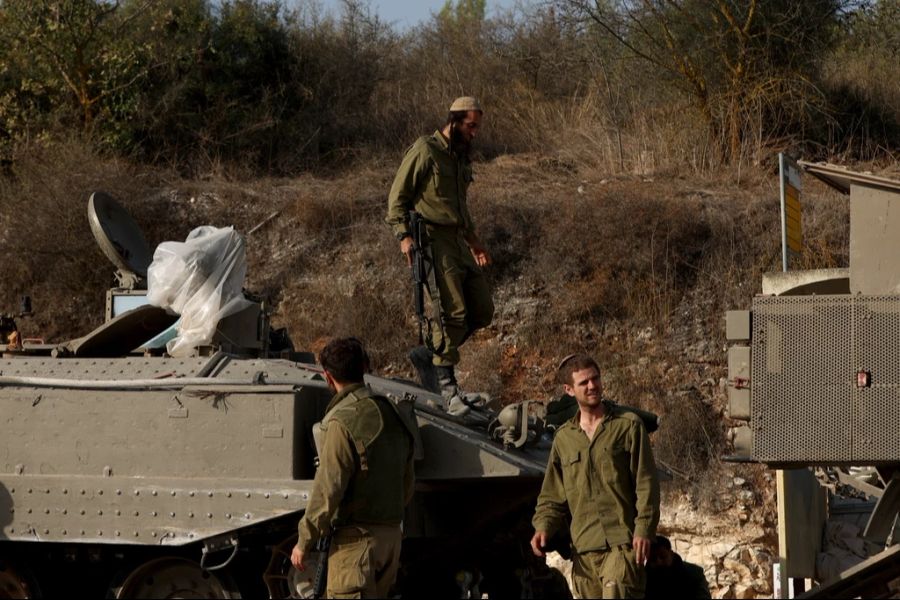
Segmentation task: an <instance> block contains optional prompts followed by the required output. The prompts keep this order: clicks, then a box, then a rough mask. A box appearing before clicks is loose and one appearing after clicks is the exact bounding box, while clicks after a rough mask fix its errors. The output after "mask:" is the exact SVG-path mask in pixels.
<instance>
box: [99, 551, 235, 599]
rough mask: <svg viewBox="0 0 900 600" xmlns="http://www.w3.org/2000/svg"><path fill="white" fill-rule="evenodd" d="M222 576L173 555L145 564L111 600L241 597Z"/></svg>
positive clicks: (229, 581) (132, 572)
mask: <svg viewBox="0 0 900 600" xmlns="http://www.w3.org/2000/svg"><path fill="white" fill-rule="evenodd" d="M233 590H235V586H234V585H233V584H232V582H231V580H230V579H229V578H228V577H227V576H225V575H218V574H216V573H213V572H211V571H205V570H204V569H202V568H201V567H200V565H199V564H197V563H195V562H193V561H190V560H187V559H185V558H179V557H175V556H167V557H163V558H156V559H153V560H151V561H148V562H145V563H143V564H142V565H140V566H139V567H137V568H136V569H134V570H133V571H131V573H129V574H128V576H127V577H125V580H124V581H122V583H121V585H118V586H116V587H115V588H113V590H112V592H113V594H112V597H114V598H185V599H189V598H218V599H222V600H226V599H230V598H240V597H241V596H240V594H239V593H237V592H235V591H233Z"/></svg>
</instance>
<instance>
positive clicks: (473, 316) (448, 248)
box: [386, 96, 494, 414]
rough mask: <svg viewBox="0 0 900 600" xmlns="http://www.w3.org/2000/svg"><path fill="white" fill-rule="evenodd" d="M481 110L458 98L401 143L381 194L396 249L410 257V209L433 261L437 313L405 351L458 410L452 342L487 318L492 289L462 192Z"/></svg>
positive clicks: (465, 188) (466, 185) (487, 258)
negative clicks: (431, 128) (441, 119)
mask: <svg viewBox="0 0 900 600" xmlns="http://www.w3.org/2000/svg"><path fill="white" fill-rule="evenodd" d="M482 114H483V112H482V110H481V106H480V105H479V103H478V101H477V100H476V99H475V98H472V97H468V96H467V97H462V98H457V99H456V100H454V101H453V104H451V106H450V113H449V115H448V117H447V122H446V123H445V124H444V126H443V128H442V129H440V130H438V131H435V132H434V133H433V134H431V135H430V136H424V137H421V138H419V139H418V140H416V142H415V143H414V144H413V145H412V146H411V147H410V148H409V150H407V152H406V156H404V158H403V162H402V163H401V164H400V168H399V169H398V170H397V175H396V177H395V178H394V183H393V185H392V186H391V192H390V195H389V198H388V214H387V219H386V221H387V223H388V224H389V225H391V227H392V229H393V231H394V235H395V236H396V237H397V240H398V241H399V242H400V251H401V252H402V253H403V254H404V255H405V256H406V258H407V261H408V263H409V264H412V253H413V240H412V237H411V232H410V227H409V212H410V211H411V210H415V211H416V212H418V213H419V214H420V215H421V217H422V220H423V221H424V223H425V229H426V231H427V235H428V239H429V243H430V252H431V255H432V259H433V264H434V279H435V284H436V286H435V287H436V289H432V290H431V293H432V298H431V300H432V302H433V303H439V305H440V308H441V319H440V322H439V323H438V324H436V326H435V327H432V328H431V329H430V331H427V332H426V334H425V335H426V337H427V339H426V340H425V341H426V347H420V348H417V349H416V350H414V351H413V352H412V353H411V354H410V358H411V359H412V361H413V364H415V365H416V368H417V370H419V372H420V376H422V379H423V382H422V383H423V384H426V386H427V383H426V381H425V380H426V379H429V377H427V376H423V375H422V373H423V372H425V371H427V370H428V369H431V368H432V367H433V369H434V374H435V375H436V379H437V381H438V385H439V389H436V390H434V391H440V393H441V394H442V395H443V397H444V399H445V403H446V405H447V409H448V410H449V412H451V413H453V414H464V413H465V412H467V411H468V407H467V406H466V405H465V403H464V402H463V398H464V396H463V394H461V393H460V391H459V387H458V385H457V383H456V375H455V372H454V366H455V365H456V364H457V363H458V362H459V347H460V346H461V345H462V344H463V343H464V342H465V341H466V339H468V337H469V336H470V335H471V334H472V332H474V331H475V330H477V329H480V328H482V327H486V326H487V325H489V324H490V322H491V319H492V318H493V315H494V304H493V301H492V300H491V288H490V285H489V284H488V281H487V279H486V278H485V276H484V274H483V273H482V271H481V269H482V268H483V267H486V266H487V265H489V264H490V263H491V255H490V254H489V253H488V251H487V249H486V248H485V247H484V245H483V244H482V243H481V241H480V240H479V238H478V235H477V234H476V233H475V224H474V223H473V222H472V216H471V215H470V214H469V207H468V203H467V198H466V192H467V191H468V189H469V184H471V183H472V163H471V161H470V160H469V148H470V147H471V144H472V142H473V140H474V139H475V136H476V135H477V133H478V130H479V128H480V126H481V119H482Z"/></svg>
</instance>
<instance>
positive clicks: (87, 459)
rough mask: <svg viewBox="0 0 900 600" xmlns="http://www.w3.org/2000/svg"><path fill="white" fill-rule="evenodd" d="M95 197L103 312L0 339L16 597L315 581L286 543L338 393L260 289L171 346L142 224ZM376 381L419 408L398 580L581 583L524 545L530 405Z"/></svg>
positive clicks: (1, 470)
mask: <svg viewBox="0 0 900 600" xmlns="http://www.w3.org/2000/svg"><path fill="white" fill-rule="evenodd" d="M88 212H89V219H90V221H91V226H92V229H93V231H94V233H95V237H97V240H98V242H99V244H100V246H101V248H103V250H104V252H105V253H106V254H107V256H109V257H110V259H111V260H112V262H113V263H114V264H115V266H116V267H117V269H118V273H117V277H118V282H119V286H118V287H116V288H114V289H111V290H109V291H108V292H107V303H106V320H105V322H104V323H103V325H101V326H100V327H98V328H97V329H96V330H94V331H92V332H90V333H88V334H87V335H85V336H84V337H81V338H78V339H76V340H70V341H68V342H64V343H59V344H38V343H34V344H30V343H28V342H27V341H26V342H25V343H22V338H21V337H19V336H18V335H13V334H12V332H15V331H16V326H15V323H14V320H13V319H9V320H8V321H9V322H6V325H5V326H4V327H5V333H6V334H7V335H6V336H5V337H6V338H7V339H3V340H0V343H2V345H0V350H4V352H3V356H2V358H0V598H37V597H42V596H61V595H63V594H67V595H68V594H70V593H72V592H73V591H79V592H87V593H88V594H90V595H91V596H94V597H99V596H101V595H106V596H107V597H115V598H129V597H141V598H176V597H177V598H200V597H203V598H235V597H240V596H241V595H242V594H243V595H245V596H252V597H265V596H269V597H272V598H287V597H295V598H297V597H305V595H306V594H308V593H309V591H310V590H311V581H310V579H311V577H312V575H311V574H312V573H313V572H314V571H315V569H314V568H313V569H307V570H306V571H305V572H304V573H299V572H297V571H296V570H294V569H293V568H292V567H291V565H290V560H289V557H290V551H291V548H292V547H293V545H294V543H295V540H296V525H297V521H298V519H299V517H300V516H301V515H302V513H303V510H304V508H305V506H306V504H307V501H308V499H309V494H310V489H311V485H312V479H313V476H314V473H315V468H316V467H315V458H316V456H315V447H314V444H313V439H312V433H311V430H312V425H313V424H314V423H315V422H317V421H318V420H319V419H320V418H321V417H322V415H323V412H324V408H325V406H326V404H327V402H328V400H329V398H330V393H329V391H328V390H327V386H326V384H325V382H324V380H323V378H322V376H321V372H320V370H319V368H317V367H316V366H315V364H313V363H314V360H313V358H312V357H311V355H308V354H304V353H299V352H295V351H294V349H293V348H292V347H291V344H290V341H289V339H288V338H287V336H286V335H285V334H284V332H283V331H273V330H271V328H270V326H269V318H268V314H267V310H266V307H265V305H264V303H262V302H259V301H256V300H254V299H253V298H251V297H249V296H248V297H246V298H245V300H246V303H245V304H243V305H242V306H243V308H241V310H239V311H238V312H236V313H234V314H230V315H229V316H227V317H226V318H224V319H222V320H221V321H220V322H219V323H218V324H217V326H216V327H215V332H214V335H213V337H212V341H211V342H209V343H206V344H203V345H199V346H197V347H194V348H192V349H191V351H190V352H188V353H184V354H185V355H182V356H179V357H177V358H175V357H172V356H169V355H168V353H167V352H166V345H165V344H166V340H171V336H172V332H173V331H174V330H177V326H175V321H176V319H177V318H178V317H177V316H175V315H171V314H169V313H168V312H166V311H164V310H162V309H160V308H157V307H155V306H150V305H148V304H147V303H146V295H147V289H146V278H147V269H148V265H149V264H150V262H151V256H152V253H151V251H150V249H149V248H148V247H147V245H146V243H145V242H144V238H143V236H142V235H141V232H140V229H139V228H138V227H137V225H135V223H134V222H133V221H132V220H131V218H130V216H129V215H128V214H127V212H125V211H124V210H123V209H122V208H121V207H120V206H119V205H118V204H117V203H116V202H115V201H114V200H113V199H112V198H110V197H109V196H107V195H105V194H102V193H97V194H94V195H93V196H92V197H91V199H90V202H89V211H88ZM173 327H175V329H174V330H173ZM368 383H369V384H371V386H372V387H373V388H375V389H376V390H377V391H379V392H381V393H382V394H384V395H386V396H388V397H389V398H390V399H392V400H393V401H395V402H397V403H407V405H411V406H412V407H414V411H415V416H416V419H417V421H418V424H419V430H418V432H419V439H418V440H417V443H416V448H417V450H416V458H417V461H416V475H417V484H416V494H415V497H414V499H413V501H412V503H411V505H410V506H409V508H408V512H407V515H406V518H405V521H404V532H405V536H406V540H405V542H404V549H403V557H402V571H401V577H400V581H399V588H400V591H401V593H403V594H404V595H412V594H414V593H416V594H417V595H418V594H421V593H428V594H429V595H430V596H448V597H473V596H474V597H478V596H480V594H481V593H487V594H488V595H489V596H492V597H493V596H496V595H500V594H503V595H507V596H522V597H527V596H532V595H541V594H542V593H550V594H554V595H558V594H560V593H567V590H566V589H565V588H564V587H563V588H562V591H560V589H559V588H553V587H552V586H554V585H558V583H559V578H558V577H556V576H553V575H552V574H548V573H547V571H546V569H544V570H541V569H542V567H541V565H540V564H535V563H533V562H532V560H533V559H532V557H531V555H530V553H529V551H528V549H527V540H528V538H529V534H530V530H528V529H527V526H528V519H529V518H530V515H531V512H532V510H533V507H534V502H535V498H536V495H537V492H538V490H539V487H540V483H541V478H542V475H543V470H544V466H545V463H546V459H547V450H546V449H540V448H538V447H537V446H536V445H535V444H534V443H533V442H534V441H535V439H536V438H537V434H538V432H537V431H535V420H534V419H533V418H531V417H529V415H528V411H527V407H525V406H523V405H516V406H511V407H507V408H506V409H504V410H503V411H500V412H495V411H492V410H489V409H487V408H482V409H480V410H475V411H473V412H472V413H470V415H469V416H467V417H466V418H465V419H461V418H454V417H451V416H449V415H447V414H446V413H444V412H443V411H442V410H440V409H439V408H436V407H437V406H439V404H440V398H439V397H438V396H435V395H433V394H430V393H429V392H427V391H425V390H423V389H422V388H420V387H418V386H417V385H414V384H412V383H409V382H404V381H397V380H391V379H385V378H381V377H377V376H371V377H369V378H368ZM563 586H564V582H563Z"/></svg>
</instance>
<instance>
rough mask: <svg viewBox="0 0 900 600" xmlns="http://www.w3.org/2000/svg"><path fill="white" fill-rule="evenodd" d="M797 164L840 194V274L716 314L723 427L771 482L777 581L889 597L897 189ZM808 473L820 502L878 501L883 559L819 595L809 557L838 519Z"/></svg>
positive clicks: (793, 277) (898, 444)
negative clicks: (848, 497)
mask: <svg viewBox="0 0 900 600" xmlns="http://www.w3.org/2000/svg"><path fill="white" fill-rule="evenodd" d="M799 164H800V167H801V168H802V169H803V171H805V172H806V173H808V174H809V175H812V176H815V177H817V178H819V179H821V180H822V181H824V182H825V183H827V184H828V185H830V186H832V187H833V188H835V189H837V190H839V191H840V192H842V193H844V194H849V196H850V265H849V268H845V269H820V270H813V271H787V270H785V272H781V273H769V274H766V275H765V276H764V278H763V282H762V293H761V294H760V295H757V296H756V297H754V298H753V301H752V306H751V309H750V310H748V311H730V312H729V313H728V315H727V317H726V321H727V325H726V333H727V335H726V337H727V338H728V340H729V341H730V342H731V343H732V346H731V347H730V348H729V350H728V385H729V387H728V394H729V413H730V416H731V417H732V418H733V419H737V420H739V421H743V422H745V423H746V425H745V426H742V427H738V428H737V429H736V435H735V450H736V458H738V459H742V460H751V461H755V462H761V463H765V464H767V465H769V466H771V467H773V468H776V469H779V477H778V486H779V488H778V501H779V512H778V514H779V521H780V523H779V530H780V531H779V536H780V540H779V544H780V546H781V548H780V554H781V562H782V565H781V567H782V573H783V575H784V576H786V577H791V578H796V579H798V580H800V581H802V580H803V579H818V580H820V581H819V583H821V584H823V585H820V586H819V587H816V588H814V589H812V590H810V591H809V592H807V593H808V594H809V596H810V597H863V598H867V597H868V598H879V597H897V595H898V594H900V546H897V545H896V544H897V542H898V541H900V529H898V528H897V525H896V523H897V517H898V512H900V260H898V257H900V236H898V234H897V232H898V231H900V182H898V181H894V180H891V179H887V178H883V177H876V176H872V175H870V174H866V173H858V172H853V171H850V170H847V169H844V168H841V167H837V166H834V165H828V164H813V163H804V162H802V161H801V162H800V163H799ZM808 467H817V468H818V469H819V474H820V477H819V479H820V480H821V479H822V477H823V476H825V477H827V479H826V481H825V482H826V483H830V487H831V488H832V489H834V487H835V485H839V486H846V487H848V488H854V489H855V490H856V491H857V493H858V495H861V496H863V497H869V498H874V499H875V500H876V504H875V507H874V510H872V511H871V515H870V516H869V518H868V522H867V524H866V525H865V530H864V537H865V540H866V541H867V542H871V543H873V544H875V545H877V546H880V547H881V548H883V549H884V550H883V552H881V553H878V554H876V555H874V556H872V557H870V558H869V559H868V560H866V561H864V562H862V563H861V564H860V565H857V566H856V567H854V568H853V569H850V570H848V571H845V572H843V573H840V574H839V575H835V576H834V577H833V578H832V579H831V580H830V581H821V579H822V578H821V577H820V575H819V573H818V566H817V560H816V557H817V552H818V551H819V550H820V549H821V546H822V539H823V527H824V525H825V521H826V519H827V518H828V517H833V516H835V514H836V513H837V512H838V511H837V510H836V509H837V507H836V506H835V505H834V504H833V503H832V504H829V503H828V499H829V498H832V496H826V495H825V494H824V492H823V491H822V490H821V489H817V485H816V478H814V477H813V476H812V475H811V471H809V470H808V469H807V468H808ZM859 544H860V545H862V544H863V541H862V540H860V541H859ZM801 587H802V585H801ZM782 593H783V594H784V595H785V596H783V597H787V594H788V590H787V589H783V590H782Z"/></svg>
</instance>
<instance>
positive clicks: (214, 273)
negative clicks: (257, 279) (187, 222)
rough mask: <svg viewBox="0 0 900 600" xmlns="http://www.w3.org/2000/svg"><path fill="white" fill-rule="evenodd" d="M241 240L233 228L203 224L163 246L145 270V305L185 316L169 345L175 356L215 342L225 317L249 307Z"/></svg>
mask: <svg viewBox="0 0 900 600" xmlns="http://www.w3.org/2000/svg"><path fill="white" fill-rule="evenodd" d="M246 275H247V257H246V253H245V251H244V240H243V238H242V237H241V236H240V235H239V234H238V233H237V232H236V231H234V228H232V227H224V228H219V227H211V226H208V225H205V226H203V227H197V228H196V229H194V230H193V231H191V232H190V233H189V234H188V236H187V239H186V240H185V241H184V242H163V243H162V244H160V245H159V246H157V248H156V251H155V252H154V253H153V262H152V263H151V264H150V267H149V268H148V269H147V301H148V302H149V303H150V304H152V305H154V306H159V307H160V308H164V309H166V310H168V311H170V312H173V313H175V314H178V315H181V319H180V321H179V325H178V335H177V336H176V337H175V338H174V339H172V340H170V341H169V342H168V343H167V344H166V351H167V352H168V353H169V354H170V355H171V356H176V357H183V356H190V355H192V354H193V353H194V349H195V348H196V347H197V346H203V345H206V344H209V343H211V342H212V340H213V335H214V334H215V331H216V326H217V325H218V324H219V321H221V320H222V319H223V318H225V317H227V316H228V315H232V314H234V313H236V312H239V311H241V310H243V309H245V308H247V307H248V306H249V305H250V304H252V303H251V302H250V301H248V300H246V299H245V298H244V295H243V292H242V289H243V286H244V277H245V276H246Z"/></svg>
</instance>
